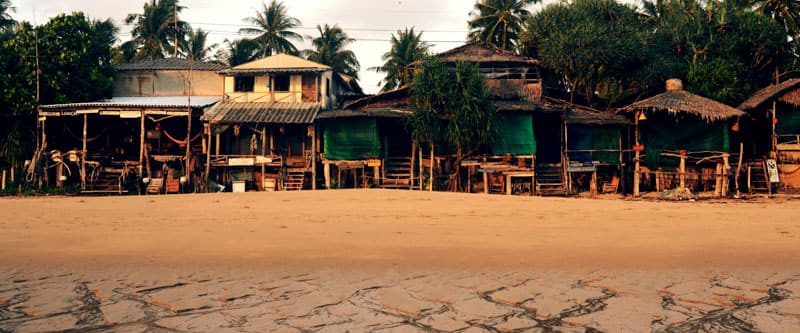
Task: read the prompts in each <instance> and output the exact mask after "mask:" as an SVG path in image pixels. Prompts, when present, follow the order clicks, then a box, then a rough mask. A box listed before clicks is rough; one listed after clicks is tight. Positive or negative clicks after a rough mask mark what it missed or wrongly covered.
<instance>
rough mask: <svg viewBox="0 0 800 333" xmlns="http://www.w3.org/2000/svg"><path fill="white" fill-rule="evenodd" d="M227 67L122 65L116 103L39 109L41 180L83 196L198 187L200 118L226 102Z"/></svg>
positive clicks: (173, 62)
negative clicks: (77, 188) (224, 76)
mask: <svg viewBox="0 0 800 333" xmlns="http://www.w3.org/2000/svg"><path fill="white" fill-rule="evenodd" d="M224 68H225V66H223V65H219V64H213V63H205V62H200V61H193V60H188V59H179V58H167V59H157V60H148V61H139V62H133V63H129V64H121V65H117V66H116V67H115V69H116V71H117V75H116V76H115V79H114V93H113V96H112V98H110V99H107V100H102V101H96V102H88V103H69V104H54V105H42V106H41V107H40V111H39V123H40V128H41V133H40V135H41V142H42V143H43V144H42V146H41V149H40V156H43V157H46V158H45V160H44V162H45V164H46V165H47V167H45V169H46V171H47V172H45V173H44V175H45V176H48V175H50V174H52V175H51V177H49V178H50V179H55V181H51V182H50V183H51V184H53V185H57V186H64V185H70V184H79V185H80V187H81V189H82V192H84V193H91V192H98V193H122V192H131V193H135V192H139V191H140V192H148V193H178V192H181V191H188V190H191V189H193V186H192V185H195V184H197V183H198V182H195V180H196V179H199V177H200V174H199V173H198V172H199V171H201V170H197V168H196V167H195V166H196V165H197V163H198V161H197V157H198V156H200V154H201V153H202V151H203V147H204V145H203V142H202V135H201V133H202V124H201V123H200V121H199V118H200V115H201V114H202V113H203V111H204V110H206V109H208V108H209V107H211V106H213V105H214V104H216V103H217V102H219V101H220V100H221V98H222V94H221V91H222V85H223V82H222V77H221V76H219V75H218V74H217V73H216V72H217V71H219V70H221V69H224ZM40 160H41V158H40ZM199 183H202V182H199Z"/></svg>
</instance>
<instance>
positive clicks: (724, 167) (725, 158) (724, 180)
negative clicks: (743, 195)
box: [722, 154, 730, 198]
mask: <svg viewBox="0 0 800 333" xmlns="http://www.w3.org/2000/svg"><path fill="white" fill-rule="evenodd" d="M728 162H729V157H728V156H727V154H726V155H724V156H722V197H723V198H725V197H727V196H728V187H729V186H728V181H729V180H728V170H730V165H728Z"/></svg>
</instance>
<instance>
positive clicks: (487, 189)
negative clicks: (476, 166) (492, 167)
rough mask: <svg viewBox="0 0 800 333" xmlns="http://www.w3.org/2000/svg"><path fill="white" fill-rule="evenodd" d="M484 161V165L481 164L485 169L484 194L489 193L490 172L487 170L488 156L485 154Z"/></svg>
mask: <svg viewBox="0 0 800 333" xmlns="http://www.w3.org/2000/svg"><path fill="white" fill-rule="evenodd" d="M483 163H484V165H482V166H481V168H482V169H483V172H482V173H483V193H484V194H489V173H487V172H486V167H485V163H486V156H485V155H484V156H483Z"/></svg>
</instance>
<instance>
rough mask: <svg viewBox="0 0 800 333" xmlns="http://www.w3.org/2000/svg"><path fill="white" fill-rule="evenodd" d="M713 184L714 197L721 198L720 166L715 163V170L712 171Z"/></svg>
mask: <svg viewBox="0 0 800 333" xmlns="http://www.w3.org/2000/svg"><path fill="white" fill-rule="evenodd" d="M714 175H715V176H716V177H715V182H714V196H717V197H721V196H722V186H723V185H722V165H721V164H720V163H717V167H716V170H714Z"/></svg>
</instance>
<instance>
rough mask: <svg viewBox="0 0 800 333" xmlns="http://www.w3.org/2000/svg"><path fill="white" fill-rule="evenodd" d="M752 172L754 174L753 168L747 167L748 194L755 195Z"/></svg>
mask: <svg viewBox="0 0 800 333" xmlns="http://www.w3.org/2000/svg"><path fill="white" fill-rule="evenodd" d="M752 172H753V167H752V166H749V165H748V166H747V192H748V193H750V194H753V184H752V183H751V180H752V177H751V176H752Z"/></svg>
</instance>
